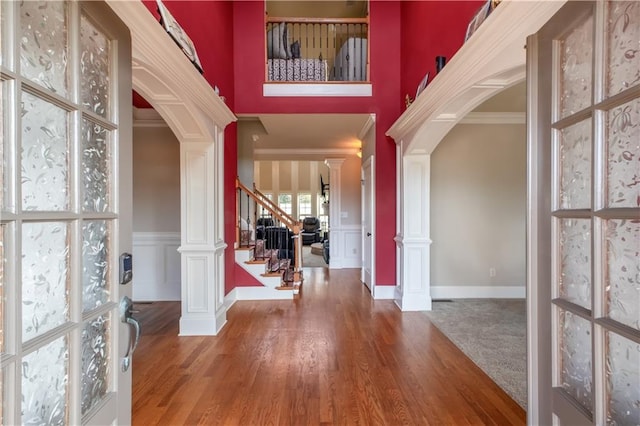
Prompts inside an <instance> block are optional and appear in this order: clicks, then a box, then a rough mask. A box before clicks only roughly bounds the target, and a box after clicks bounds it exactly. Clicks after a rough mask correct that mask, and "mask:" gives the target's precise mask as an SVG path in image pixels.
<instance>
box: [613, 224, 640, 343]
mask: <svg viewBox="0 0 640 426" xmlns="http://www.w3.org/2000/svg"><path fill="white" fill-rule="evenodd" d="M605 242H606V269H605V274H606V275H605V276H606V278H605V280H606V287H605V290H606V298H605V300H606V306H607V309H606V313H607V316H608V317H609V318H611V319H613V320H615V321H618V322H620V323H622V324H624V325H627V326H629V327H631V328H634V329H636V330H640V261H639V260H638V259H640V221H638V220H625V219H612V220H608V221H606V222H605Z"/></svg>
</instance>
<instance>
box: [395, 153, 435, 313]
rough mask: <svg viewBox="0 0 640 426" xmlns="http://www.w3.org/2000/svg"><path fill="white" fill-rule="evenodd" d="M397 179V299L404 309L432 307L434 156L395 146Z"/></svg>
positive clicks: (417, 309)
mask: <svg viewBox="0 0 640 426" xmlns="http://www.w3.org/2000/svg"><path fill="white" fill-rule="evenodd" d="M396 155H397V156H398V161H397V166H398V170H397V176H396V178H397V181H398V206H399V212H398V220H397V231H398V233H397V235H396V238H395V241H396V250H397V257H396V259H397V278H398V281H397V284H396V290H395V295H394V300H395V302H396V304H397V305H398V307H399V308H400V309H401V310H402V311H430V310H431V287H430V286H431V280H430V276H429V274H430V263H431V258H430V256H431V253H430V245H431V239H430V238H429V236H430V229H429V226H430V223H429V208H430V202H429V197H430V195H429V189H430V166H431V156H430V155H427V154H412V155H407V154H404V155H403V147H402V143H400V144H399V145H398V147H397V149H396Z"/></svg>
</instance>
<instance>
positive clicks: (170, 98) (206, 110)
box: [106, 0, 236, 141]
mask: <svg viewBox="0 0 640 426" xmlns="http://www.w3.org/2000/svg"><path fill="white" fill-rule="evenodd" d="M106 2H107V4H108V5H109V6H110V7H111V9H113V11H114V12H115V13H116V14H117V15H118V17H119V18H120V19H121V20H122V21H123V22H124V24H125V25H126V26H127V27H128V28H129V31H130V32H131V54H132V80H133V87H134V89H135V90H136V91H137V92H138V93H140V94H141V95H142V96H143V97H144V98H145V99H146V100H147V101H148V102H149V103H150V104H151V105H153V108H154V109H155V110H156V111H157V112H158V113H159V114H160V115H162V117H163V118H164V119H165V121H166V122H167V123H168V125H169V127H171V129H172V130H173V131H174V133H175V134H176V136H177V137H178V139H179V140H180V141H189V140H190V141H209V140H211V139H212V138H214V139H215V138H216V137H217V136H216V132H217V131H216V130H215V127H216V126H217V127H220V128H225V127H226V126H227V125H228V124H229V123H231V122H233V121H236V117H235V115H234V114H233V112H231V110H230V109H229V107H228V106H227V105H226V104H225V103H224V101H223V100H222V98H221V97H220V96H218V95H217V94H216V93H215V91H214V89H213V88H212V87H211V85H210V84H209V83H208V82H207V80H205V78H204V77H203V76H202V74H200V73H199V72H198V70H197V69H196V68H195V66H194V65H193V64H192V63H191V61H189V59H188V58H187V57H186V56H185V54H184V53H183V52H182V50H181V49H180V48H179V47H178V45H177V44H176V43H175V42H174V41H173V40H172V39H171V36H169V34H167V32H166V31H165V30H164V28H162V26H161V25H160V23H159V22H158V21H157V20H156V19H155V18H154V16H153V15H152V14H151V13H150V12H149V10H148V9H147V7H146V6H145V5H144V4H143V3H142V2H141V1H119V0H106ZM201 48H205V47H202V46H201Z"/></svg>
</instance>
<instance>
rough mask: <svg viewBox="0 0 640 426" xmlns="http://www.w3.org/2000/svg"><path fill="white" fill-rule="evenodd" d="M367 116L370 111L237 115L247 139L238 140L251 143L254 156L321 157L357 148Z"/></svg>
mask: <svg viewBox="0 0 640 426" xmlns="http://www.w3.org/2000/svg"><path fill="white" fill-rule="evenodd" d="M368 119H369V114H260V115H251V116H247V115H240V116H239V121H238V135H239V137H240V138H245V139H249V140H250V142H249V141H241V143H251V144H252V145H253V148H254V159H269V158H271V157H274V156H275V157H277V158H279V159H294V158H298V157H300V156H304V159H309V157H314V158H315V157H322V158H324V157H325V156H326V155H331V154H344V155H348V154H354V153H355V152H357V151H358V149H359V148H360V147H361V146H362V145H361V144H362V142H361V141H360V139H358V135H359V134H360V133H361V131H362V129H363V128H364V126H365V124H366V123H367V120H368ZM256 123H261V124H262V125H261V126H260V125H256Z"/></svg>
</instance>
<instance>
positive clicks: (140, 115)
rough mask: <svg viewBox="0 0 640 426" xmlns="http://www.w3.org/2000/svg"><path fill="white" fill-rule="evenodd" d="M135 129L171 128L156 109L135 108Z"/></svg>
mask: <svg viewBox="0 0 640 426" xmlns="http://www.w3.org/2000/svg"><path fill="white" fill-rule="evenodd" d="M133 127H169V125H168V124H167V122H166V121H164V118H162V116H161V115H160V113H159V112H158V111H156V110H155V109H153V108H136V107H133Z"/></svg>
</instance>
